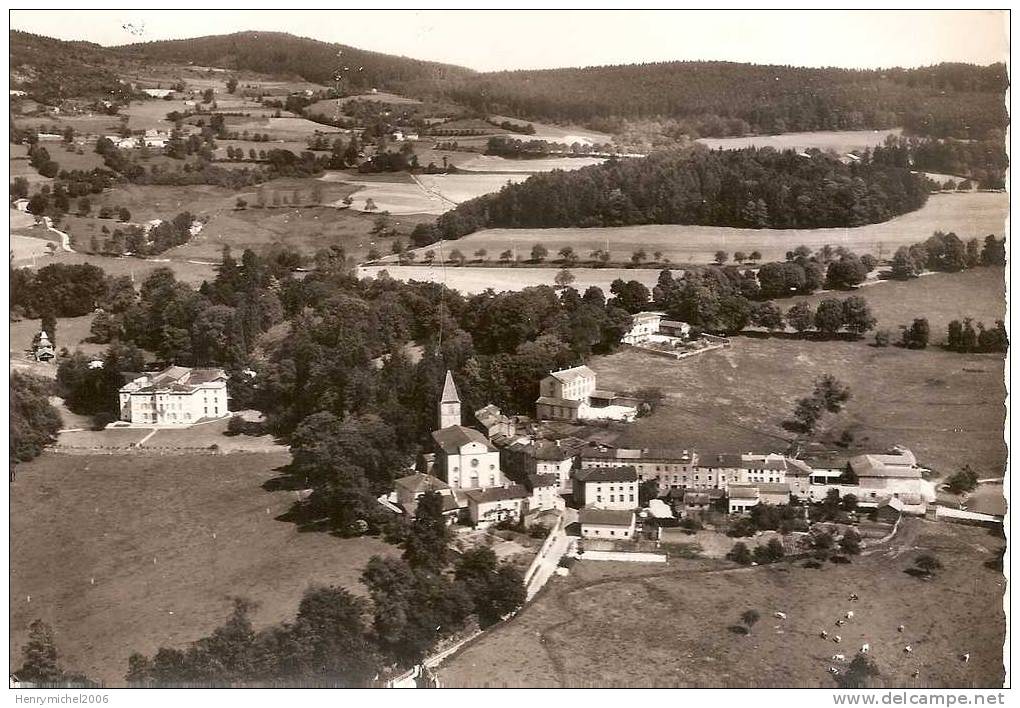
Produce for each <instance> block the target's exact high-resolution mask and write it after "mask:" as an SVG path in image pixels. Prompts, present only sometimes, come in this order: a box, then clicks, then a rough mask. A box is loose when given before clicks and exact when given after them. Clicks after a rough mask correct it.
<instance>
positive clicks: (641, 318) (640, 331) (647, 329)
mask: <svg viewBox="0 0 1020 708" xmlns="http://www.w3.org/2000/svg"><path fill="white" fill-rule="evenodd" d="M665 316H666V313H665V312H638V313H635V314H634V316H633V317H632V318H631V324H630V329H629V330H627V332H626V333H625V334H624V335H623V338H622V339H621V340H620V341H622V342H623V343H624V344H638V343H640V342H647V341H648V339H649V338H650V337H651V336H652V335H653V334H658V332H659V323H660V322H661V321H662V320H663V318H664V317H665Z"/></svg>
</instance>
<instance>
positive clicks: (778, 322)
mask: <svg viewBox="0 0 1020 708" xmlns="http://www.w3.org/2000/svg"><path fill="white" fill-rule="evenodd" d="M751 323H752V324H754V325H757V326H758V327H764V328H765V329H767V330H769V331H770V332H772V331H775V330H781V329H783V327H784V323H783V311H782V310H781V309H779V305H777V304H776V303H774V302H759V303H757V304H755V305H754V307H753V308H752V309H751Z"/></svg>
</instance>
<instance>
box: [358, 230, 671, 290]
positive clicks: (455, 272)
mask: <svg viewBox="0 0 1020 708" xmlns="http://www.w3.org/2000/svg"><path fill="white" fill-rule="evenodd" d="M458 243H459V242H452V243H451V242H445V244H444V248H443V252H444V254H445V255H446V256H447V257H449V254H450V251H451V250H452V249H453V248H461V246H459V245H457V244H458ZM430 249H431V250H433V251H435V252H436V254H437V258H438V253H439V251H438V249H437V248H436V246H430V247H429V248H427V249H424V250H430ZM464 253H465V255H466V256H467V257H468V258H471V257H472V256H471V253H472V252H471V251H465V252H464ZM493 255H496V256H498V253H497V254H492V252H490V256H489V257H490V258H492V257H493ZM380 271H386V272H387V273H389V275H390V277H393V278H397V279H398V280H421V281H425V282H437V283H445V284H446V285H447V286H448V287H450V288H453V289H454V290H459V291H460V292H462V293H464V294H465V295H470V294H474V293H480V292H483V291H485V290H487V289H489V288H492V289H493V290H495V291H496V292H502V291H506V290H520V289H522V288H526V287H530V286H534V285H549V286H554V285H555V278H556V274H557V273H558V272H559V270H557V269H556V268H459V267H456V266H451V265H447V266H446V267H445V268H443V267H442V266H440V265H432V266H426V265H411V266H400V265H389V264H387V265H381V266H360V267H359V268H358V274H359V276H361V277H368V276H374V275H377V274H378V273H379V272H380ZM570 272H571V273H573V274H574V275H575V276H576V278H577V279H576V280H575V281H574V282H573V283H572V285H571V287H573V288H575V289H577V290H578V291H579V292H584V290H585V288H587V287H588V286H590V285H594V286H597V287H599V288H602V290H603V291H604V292H605V293H606V295H609V286H610V285H611V284H612V282H613V281H614V280H616V279H617V278H623V279H624V280H637V281H638V282H640V283H642V284H643V285H645V286H646V287H648V288H651V287H653V286H654V285H655V283H656V281H657V280H658V278H659V271H658V270H653V269H647V268H645V269H634V270H629V269H624V268H574V269H571V271H570Z"/></svg>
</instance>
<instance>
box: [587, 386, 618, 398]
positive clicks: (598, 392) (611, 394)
mask: <svg viewBox="0 0 1020 708" xmlns="http://www.w3.org/2000/svg"><path fill="white" fill-rule="evenodd" d="M588 397H589V398H609V399H613V398H616V391H605V390H603V389H599V388H597V389H595V390H594V391H592V392H591V394H590V395H589V396H588Z"/></svg>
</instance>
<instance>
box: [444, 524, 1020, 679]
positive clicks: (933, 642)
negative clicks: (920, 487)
mask: <svg viewBox="0 0 1020 708" xmlns="http://www.w3.org/2000/svg"><path fill="white" fill-rule="evenodd" d="M1002 545H1004V542H1003V541H1002V540H1001V539H999V538H996V537H993V536H991V535H990V534H989V532H988V531H987V530H986V529H982V528H975V527H970V526H956V525H950V524H937V523H933V522H926V521H921V520H917V519H910V520H908V521H906V522H904V523H903V524H902V525H901V529H900V531H899V533H898V534H897V536H896V537H894V538H893V539H892V541H891V542H889V543H887V544H885V545H883V546H877V547H875V548H873V549H870V550H866V551H865V554H864V555H863V556H860V557H858V558H855V559H854V561H853V563H852V564H850V565H834V564H826V566H824V567H823V568H822V569H819V570H812V569H806V568H802V567H799V564H796V563H793V562H781V563H778V564H775V565H769V566H761V567H756V568H731V567H730V566H729V564H726V563H724V562H719V561H708V560H682V559H671V560H670V561H669V564H668V565H667V566H666V567H665V568H663V567H661V566H650V565H641V564H635V563H609V562H594V561H588V562H585V561H583V560H582V561H580V562H578V563H577V564H575V565H574V566H573V568H572V569H571V574H570V576H569V577H568V578H553V580H552V581H551V583H550V585H549V587H548V588H547V589H546V590H544V591H543V593H542V594H541V595H539V597H538V599H537V600H535V601H534V602H533V603H532V604H531V605H529V606H528V607H526V608H525V609H524V610H523V611H522V612H520V613H519V614H518V615H517V616H516V617H514V618H513V620H511V621H510V622H507V623H505V624H502V625H499V626H497V627H495V628H493V629H491V630H490V631H489V632H487V633H486V634H485V635H483V636H482V638H481V639H479V640H478V641H476V642H474V643H472V644H470V645H469V646H468V647H467V648H465V649H463V650H462V651H460V652H458V653H457V654H455V655H454V656H453V657H452V658H451V659H448V660H447V661H446V662H445V663H443V664H442V665H440V667H439V668H438V676H439V679H440V681H441V682H442V684H443V685H444V686H450V687H454V686H456V687H502V686H527V687H609V686H614V687H617V686H626V687H749V686H754V687H758V688H761V687H805V688H807V687H814V688H835V686H836V684H835V682H834V681H833V678H832V677H831V676H830V675H829V673H828V672H827V669H828V667H830V666H837V667H839V668H841V669H843V670H845V669H846V666H847V664H846V662H838V661H834V660H833V659H832V658H831V657H832V656H833V655H834V654H837V653H842V654H844V655H845V656H846V657H847V660H849V659H850V658H852V656H853V654H854V653H855V652H856V651H857V650H858V649H859V648H860V647H861V645H862V644H864V643H868V644H870V645H871V657H872V658H873V659H874V661H875V663H876V664H877V666H878V668H879V671H880V677H879V680H880V682H881V684H882V685H883V686H886V687H904V688H914V687H917V688H921V687H941V688H946V687H961V688H962V687H984V688H993V687H1001V686H1002V683H1003V680H1004V673H1003V667H1002V658H1003V657H1002V645H1003V641H1004V639H1005V615H1004V613H1003V611H1002V597H1003V592H1004V590H1005V579H1004V578H1003V576H1002V574H1001V573H1000V572H998V571H997V570H993V569H992V568H989V567H988V566H987V565H986V562H988V561H990V560H992V559H993V558H994V556H995V553H996V552H997V551H998V550H999V549H1000V548H1001V547H1002ZM924 551H933V552H935V553H936V554H937V556H938V557H939V559H940V560H941V561H942V563H943V564H944V566H945V568H944V569H943V570H942V571H940V572H939V573H938V574H937V575H936V576H935V577H934V578H933V579H931V580H928V581H925V580H920V579H917V578H914V577H912V576H910V575H908V574H907V573H905V572H904V570H905V569H907V568H908V567H909V566H910V565H912V563H913V561H914V559H915V558H916V557H917V556H918V555H919V554H920V553H922V552H924ZM851 592H853V593H856V594H858V595H859V597H860V600H859V601H858V602H854V603H848V602H847V596H848V594H849V593H851ZM748 609H755V610H757V611H758V612H759V614H760V616H761V620H760V621H759V622H758V623H757V624H755V625H754V627H753V629H752V630H751V633H750V634H745V633H743V632H742V631H737V630H738V629H739V628H735V626H736V625H739V624H740V615H741V613H743V612H744V611H745V610H748ZM850 609H853V610H854V615H855V616H854V619H853V620H852V621H850V622H849V623H848V624H846V625H844V626H843V627H842V628H840V629H838V630H837V629H836V627H835V625H834V622H835V620H836V619H837V618H840V617H842V616H843V614H844V613H845V612H846V611H847V610H850ZM774 612H783V613H785V614H786V615H787V619H786V620H781V619H776V618H775V617H774V616H773V613H774ZM900 624H902V625H904V627H905V629H904V632H903V633H899V632H897V626H898V625H900ZM822 629H825V630H827V631H828V633H829V635H830V637H831V636H832V635H834V634H836V633H837V631H838V633H839V634H840V636H841V637H842V639H843V641H842V643H840V644H836V643H834V642H833V641H832V639H822V638H821V637H820V636H819V633H820V631H821V630H822ZM907 644H909V645H911V647H912V649H913V652H912V653H906V652H905V651H904V647H905V646H906V645H907ZM964 652H969V653H970V655H971V656H970V662H969V663H964V662H963V661H961V660H960V658H959V655H960V654H962V653H964ZM915 669H917V670H919V672H920V674H919V676H918V677H917V678H916V679H914V678H912V672H913V671H914V670H915Z"/></svg>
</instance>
